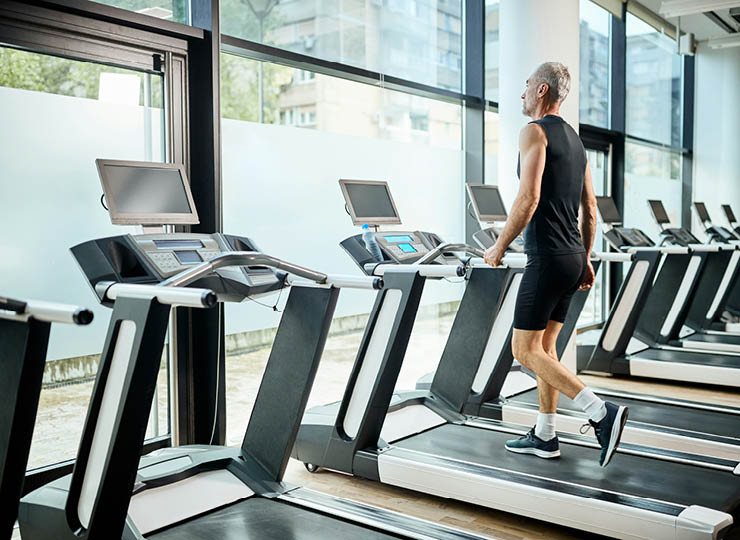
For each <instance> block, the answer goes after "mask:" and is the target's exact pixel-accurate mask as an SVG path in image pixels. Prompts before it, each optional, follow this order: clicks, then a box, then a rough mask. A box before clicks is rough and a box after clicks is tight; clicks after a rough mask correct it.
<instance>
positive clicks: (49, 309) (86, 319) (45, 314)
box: [0, 298, 94, 326]
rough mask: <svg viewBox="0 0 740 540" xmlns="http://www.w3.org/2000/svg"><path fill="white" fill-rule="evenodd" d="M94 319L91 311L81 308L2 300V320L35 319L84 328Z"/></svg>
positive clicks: (0, 303)
mask: <svg viewBox="0 0 740 540" xmlns="http://www.w3.org/2000/svg"><path fill="white" fill-rule="evenodd" d="M93 317H94V315H93V312H92V311H91V310H89V309H87V308H84V307H80V306H73V305H70V304H60V303H57V302H45V301H42V300H18V299H11V298H0V318H2V319H7V320H12V321H20V322H25V321H27V320H28V319H29V318H33V319H36V320H37V321H43V322H50V323H63V324H76V325H80V326H82V325H86V324H90V323H91V322H92V320H93Z"/></svg>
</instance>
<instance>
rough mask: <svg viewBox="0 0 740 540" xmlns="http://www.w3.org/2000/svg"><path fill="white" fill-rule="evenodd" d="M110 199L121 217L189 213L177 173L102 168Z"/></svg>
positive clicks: (109, 166)
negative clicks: (104, 172)
mask: <svg viewBox="0 0 740 540" xmlns="http://www.w3.org/2000/svg"><path fill="white" fill-rule="evenodd" d="M105 169H106V174H107V180H108V186H109V187H110V196H111V197H112V198H113V199H114V201H115V205H116V211H118V212H119V213H122V214H188V213H190V212H191V211H192V209H191V208H190V203H189V202H188V197H187V195H186V193H185V187H184V186H183V179H182V177H181V176H180V171H179V170H177V169H160V168H157V167H120V166H114V165H108V166H107V167H106V168H105Z"/></svg>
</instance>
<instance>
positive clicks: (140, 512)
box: [128, 469, 254, 534]
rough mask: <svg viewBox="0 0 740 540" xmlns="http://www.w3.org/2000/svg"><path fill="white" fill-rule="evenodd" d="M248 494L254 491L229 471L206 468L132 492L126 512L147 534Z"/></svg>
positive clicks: (244, 497) (249, 495)
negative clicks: (172, 480) (177, 479)
mask: <svg viewBox="0 0 740 540" xmlns="http://www.w3.org/2000/svg"><path fill="white" fill-rule="evenodd" d="M252 495H254V492H253V491H252V490H251V489H249V488H248V487H247V486H246V485H244V482H242V481H241V480H239V479H238V478H237V477H235V476H234V475H233V474H231V473H230V472H229V471H227V470H224V469H221V470H217V471H208V472H204V473H200V474H198V475H196V476H191V477H190V478H186V479H185V480H181V481H179V482H175V483H173V484H167V485H165V486H162V487H158V488H152V489H147V490H144V491H142V492H140V493H138V494H136V495H134V497H132V498H131V503H130V504H129V507H128V515H129V517H130V518H131V519H132V520H133V522H134V524H135V525H136V528H137V529H139V532H140V533H141V534H149V533H150V532H152V531H156V530H157V529H161V528H162V527H166V526H168V525H172V524H173V523H177V522H178V521H182V520H184V519H188V518H192V517H194V516H197V515H198V514H202V513H204V512H208V511H209V510H213V509H215V508H219V507H220V506H224V505H226V504H230V503H233V502H236V501H239V500H242V499H246V498H248V497H251V496H252Z"/></svg>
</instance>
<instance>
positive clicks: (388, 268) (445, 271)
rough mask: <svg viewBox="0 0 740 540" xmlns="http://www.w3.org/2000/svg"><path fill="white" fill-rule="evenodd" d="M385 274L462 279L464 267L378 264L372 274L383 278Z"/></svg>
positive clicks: (452, 265)
mask: <svg viewBox="0 0 740 540" xmlns="http://www.w3.org/2000/svg"><path fill="white" fill-rule="evenodd" d="M387 272H398V273H401V272H417V273H418V274H419V275H420V276H424V277H431V278H446V277H463V276H464V275H465V266H463V265H462V264H457V265H455V264H382V263H381V264H378V265H375V268H374V269H373V273H374V274H375V275H376V276H384V275H385V274H386V273H387Z"/></svg>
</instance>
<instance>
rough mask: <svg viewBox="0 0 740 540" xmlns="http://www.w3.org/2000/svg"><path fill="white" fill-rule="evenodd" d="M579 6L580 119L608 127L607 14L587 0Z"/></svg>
mask: <svg viewBox="0 0 740 540" xmlns="http://www.w3.org/2000/svg"><path fill="white" fill-rule="evenodd" d="M580 10H581V60H580V77H581V81H580V97H579V115H580V122H581V123H582V124H591V125H593V126H598V127H603V128H609V119H610V110H609V100H610V97H609V96H610V86H611V71H610V58H611V51H610V40H609V35H610V26H611V22H610V21H611V15H610V14H609V12H608V11H606V10H605V9H603V8H601V7H599V6H597V5H596V4H594V3H593V2H590V1H589V0H581V6H580Z"/></svg>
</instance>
